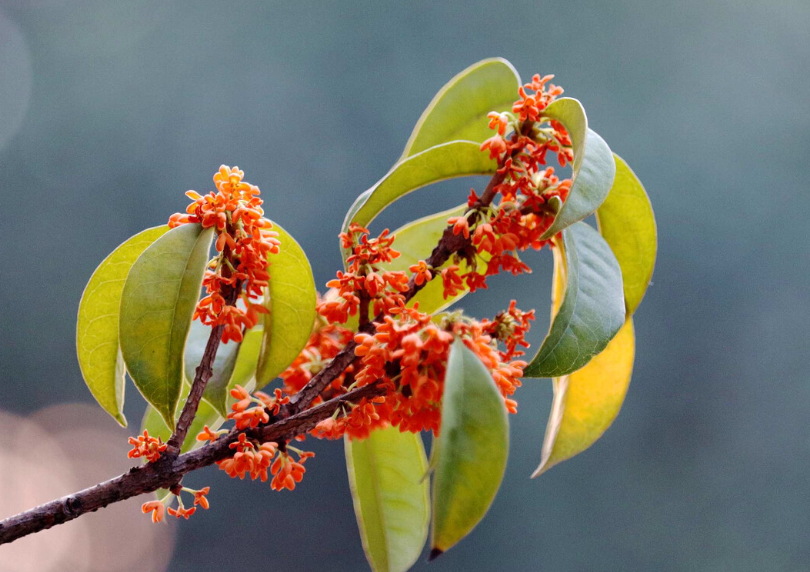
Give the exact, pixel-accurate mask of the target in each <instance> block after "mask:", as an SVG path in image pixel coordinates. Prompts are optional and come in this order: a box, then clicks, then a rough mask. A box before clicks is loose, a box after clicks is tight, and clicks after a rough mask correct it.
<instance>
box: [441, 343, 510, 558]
mask: <svg viewBox="0 0 810 572" xmlns="http://www.w3.org/2000/svg"><path fill="white" fill-rule="evenodd" d="M508 451H509V422H508V421H507V416H506V406H505V405H504V402H503V397H502V396H501V394H500V392H499V391H498V389H497V387H496V386H495V382H494V381H493V379H492V375H490V373H489V371H487V368H486V367H485V366H484V364H483V363H481V360H480V359H478V356H476V355H475V354H474V353H473V352H472V351H471V350H469V349H468V348H467V347H466V346H465V345H464V342H463V341H461V340H458V339H457V340H456V341H455V342H453V345H452V346H451V348H450V357H449V359H448V361H447V373H446V374H445V379H444V397H443V398H442V426H441V432H440V434H439V437H438V450H437V454H436V457H437V458H436V463H435V464H436V468H435V472H434V477H433V533H432V537H431V548H432V551H431V556H432V557H435V556H437V555H438V554H440V553H441V552H445V551H446V550H448V549H449V548H451V547H452V546H453V545H455V544H456V543H457V542H458V541H459V540H461V539H462V538H464V537H465V536H466V535H467V534H469V532H470V531H471V530H472V529H473V528H474V527H475V525H476V524H478V522H479V521H480V520H481V519H482V518H483V517H484V514H486V512H487V510H488V509H489V506H490V504H492V501H493V499H494V498H495V494H496V493H497V492H498V488H499V487H500V485H501V480H502V479H503V474H504V471H505V470H506V457H507V455H508Z"/></svg>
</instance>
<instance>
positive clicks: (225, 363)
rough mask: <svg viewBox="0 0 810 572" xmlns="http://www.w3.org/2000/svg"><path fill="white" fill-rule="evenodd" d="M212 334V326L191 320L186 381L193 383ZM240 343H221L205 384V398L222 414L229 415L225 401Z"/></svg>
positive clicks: (186, 354) (186, 355)
mask: <svg viewBox="0 0 810 572" xmlns="http://www.w3.org/2000/svg"><path fill="white" fill-rule="evenodd" d="M210 336H211V326H206V325H205V324H202V323H201V322H199V321H198V320H194V321H192V322H191V328H190V329H189V332H188V339H187V340H186V353H185V357H184V358H183V359H184V369H185V378H186V381H187V382H188V383H189V384H191V383H193V382H194V378H195V377H196V375H197V367H198V366H199V365H200V361H202V357H203V354H204V353H205V346H206V345H207V344H208V338H209V337H210ZM239 346H240V344H239V343H237V342H229V343H227V344H222V343H220V344H219V347H218V348H217V355H216V358H215V359H214V363H213V364H211V370H212V373H211V377H210V379H209V380H208V383H207V384H206V385H205V391H204V392H203V399H205V400H206V401H207V402H208V403H210V404H211V405H213V406H214V408H215V409H216V410H217V411H219V412H220V414H221V415H227V414H228V412H227V409H226V407H225V402H226V400H227V394H228V384H229V382H230V380H231V376H232V375H233V368H234V366H235V365H236V356H237V354H238V353H239Z"/></svg>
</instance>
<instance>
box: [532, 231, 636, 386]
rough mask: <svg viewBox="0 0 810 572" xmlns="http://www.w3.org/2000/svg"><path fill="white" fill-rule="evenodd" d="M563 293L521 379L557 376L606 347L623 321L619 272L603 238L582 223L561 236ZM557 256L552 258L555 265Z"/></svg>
mask: <svg viewBox="0 0 810 572" xmlns="http://www.w3.org/2000/svg"><path fill="white" fill-rule="evenodd" d="M560 247H561V248H562V251H563V252H564V264H559V263H558V264H555V272H564V273H565V295H564V296H563V298H562V303H561V305H560V308H559V312H557V313H556V316H554V319H553V321H552V323H551V328H550V329H549V332H548V334H547V335H546V338H545V340H543V344H542V345H541V346H540V349H539V350H538V351H537V354H536V355H535V356H534V358H533V359H532V360H531V362H530V363H529V365H528V366H527V367H526V368H525V369H524V371H523V375H524V376H525V377H559V376H563V375H567V374H569V373H571V372H573V371H576V370H578V369H579V368H581V367H582V366H584V365H585V364H587V363H588V362H589V361H590V360H591V358H593V356H595V355H596V354H598V353H599V352H601V351H602V350H603V349H605V346H607V344H608V342H609V341H610V340H611V339H613V336H615V335H616V332H618V331H619V328H621V327H622V324H623V323H624V317H625V316H624V294H623V292H622V273H621V269H620V268H619V263H618V262H616V257H615V256H614V255H613V251H612V250H611V249H610V247H609V246H608V244H607V243H606V242H605V239H603V238H602V236H601V235H600V234H599V233H598V232H597V231H596V230H595V229H593V228H592V227H590V226H588V225H587V224H585V223H584V222H580V223H576V224H574V225H572V226H570V227H568V228H566V229H565V230H564V231H563V233H562V245H561V246H560ZM559 259H560V258H559V256H558V257H556V260H557V261H559Z"/></svg>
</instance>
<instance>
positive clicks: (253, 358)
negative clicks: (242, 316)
mask: <svg viewBox="0 0 810 572" xmlns="http://www.w3.org/2000/svg"><path fill="white" fill-rule="evenodd" d="M263 336H264V330H263V329H262V328H258V327H257V328H254V329H252V330H248V331H247V333H245V339H243V340H242V343H241V344H239V353H238V355H237V356H236V365H235V366H234V368H233V375H232V376H231V382H230V383H229V384H228V391H230V390H231V388H233V387H234V386H236V385H241V386H242V387H244V388H245V389H248V391H253V388H254V387H255V386H256V385H255V381H256V380H255V377H256V366H257V364H258V363H259V353H260V352H261V349H262V337H263ZM226 398H227V392H226Z"/></svg>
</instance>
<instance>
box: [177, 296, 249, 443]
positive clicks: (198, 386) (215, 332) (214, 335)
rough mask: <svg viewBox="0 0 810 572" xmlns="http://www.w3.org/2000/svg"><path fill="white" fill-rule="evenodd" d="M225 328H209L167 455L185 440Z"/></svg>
mask: <svg viewBox="0 0 810 572" xmlns="http://www.w3.org/2000/svg"><path fill="white" fill-rule="evenodd" d="M240 290H241V284H239V283H237V284H236V285H235V286H234V287H233V288H231V289H230V291H229V292H227V293H226V295H225V304H227V305H229V306H233V305H234V304H235V303H236V299H237V297H238V296H239V291H240ZM224 329H225V326H224V325H223V324H219V325H217V326H214V327H213V328H211V334H210V335H209V336H208V343H206V344H205V351H204V352H203V356H202V359H201V360H200V365H199V366H197V371H196V374H195V375H194V381H193V382H192V384H191V390H189V393H188V398H187V399H186V404H185V405H184V406H183V411H182V412H181V413H180V417H179V418H178V420H177V427H176V428H175V430H174V433H173V434H172V436H171V438H170V439H169V442H168V445H169V446H168V448H167V453H168V455H169V456H173V457H176V456H177V455H178V454H179V453H180V447H182V446H183V442H184V441H185V440H186V435H187V434H188V428H189V427H190V426H191V422H192V421H194V416H195V415H196V414H197V408H198V407H199V406H200V400H201V399H202V396H203V392H204V391H205V386H206V385H208V380H209V379H211V376H212V375H213V374H214V360H215V359H216V357H217V350H218V349H219V343H220V341H221V340H222V332H223V330H224Z"/></svg>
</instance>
